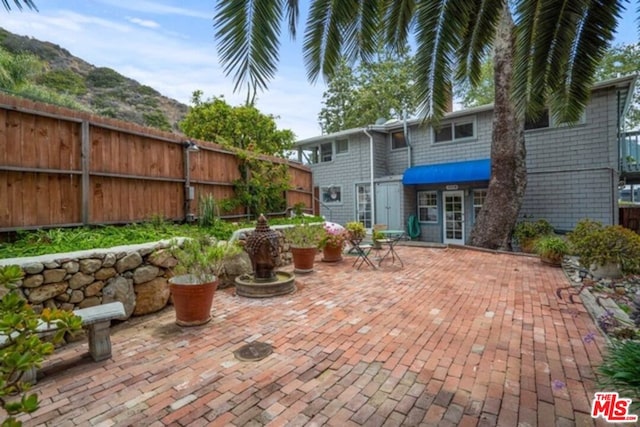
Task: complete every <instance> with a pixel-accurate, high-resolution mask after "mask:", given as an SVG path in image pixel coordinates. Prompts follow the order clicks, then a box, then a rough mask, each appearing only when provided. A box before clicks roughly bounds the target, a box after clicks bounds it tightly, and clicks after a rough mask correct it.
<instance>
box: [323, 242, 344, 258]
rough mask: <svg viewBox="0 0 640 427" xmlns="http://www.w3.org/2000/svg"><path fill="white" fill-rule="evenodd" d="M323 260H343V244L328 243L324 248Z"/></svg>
mask: <svg viewBox="0 0 640 427" xmlns="http://www.w3.org/2000/svg"><path fill="white" fill-rule="evenodd" d="M322 254H323V257H322V261H324V262H338V261H342V246H332V245H326V246H325V247H324V248H322Z"/></svg>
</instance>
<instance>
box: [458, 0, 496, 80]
mask: <svg viewBox="0 0 640 427" xmlns="http://www.w3.org/2000/svg"><path fill="white" fill-rule="evenodd" d="M504 1H505V0H482V1H478V2H472V4H471V5H470V8H469V24H468V27H467V31H466V32H465V33H464V34H463V37H462V42H461V44H460V49H459V51H458V55H457V56H458V58H459V62H458V70H457V72H456V79H457V80H459V81H463V80H464V79H469V82H470V83H471V85H472V86H476V85H477V84H478V83H479V81H480V78H481V76H482V73H481V69H482V62H483V61H484V59H485V57H486V55H487V54H488V51H489V47H490V46H491V43H492V42H493V39H494V37H495V34H496V27H497V25H498V22H499V20H500V14H501V12H502V7H503V4H504Z"/></svg>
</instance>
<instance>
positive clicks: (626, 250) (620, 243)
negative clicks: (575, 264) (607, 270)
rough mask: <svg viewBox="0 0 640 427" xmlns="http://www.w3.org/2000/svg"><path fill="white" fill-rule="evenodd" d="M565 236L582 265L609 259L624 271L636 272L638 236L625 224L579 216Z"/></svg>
mask: <svg viewBox="0 0 640 427" xmlns="http://www.w3.org/2000/svg"><path fill="white" fill-rule="evenodd" d="M567 237H568V239H569V243H570V245H571V250H572V251H573V252H574V253H575V254H576V255H578V257H579V258H580V263H582V265H584V266H585V267H591V266H592V265H594V264H595V265H607V264H610V263H613V264H619V265H620V268H621V269H622V272H623V273H625V274H631V273H638V272H640V236H639V235H637V234H636V233H634V232H633V231H631V230H629V229H627V228H624V227H622V226H620V225H609V226H603V225H602V224H601V223H600V222H598V221H593V220H590V219H583V220H580V221H579V222H578V224H577V225H576V227H575V229H574V230H573V231H571V232H570V233H569V234H568V236H567Z"/></svg>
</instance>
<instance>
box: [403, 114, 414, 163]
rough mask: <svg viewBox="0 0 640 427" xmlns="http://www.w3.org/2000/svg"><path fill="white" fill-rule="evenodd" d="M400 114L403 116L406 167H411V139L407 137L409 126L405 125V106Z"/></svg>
mask: <svg viewBox="0 0 640 427" xmlns="http://www.w3.org/2000/svg"><path fill="white" fill-rule="evenodd" d="M402 116H403V117H404V140H405V141H407V169H408V168H410V167H411V163H412V162H411V153H412V150H411V149H412V147H411V139H410V138H409V128H408V126H407V109H406V108H405V109H404V110H403V111H402Z"/></svg>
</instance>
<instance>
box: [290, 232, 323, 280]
mask: <svg viewBox="0 0 640 427" xmlns="http://www.w3.org/2000/svg"><path fill="white" fill-rule="evenodd" d="M322 233H323V230H322V227H321V226H320V224H296V225H294V226H292V227H288V228H285V229H283V230H282V234H283V235H284V238H285V240H286V241H287V242H288V243H289V250H290V251H291V256H292V258H293V268H294V272H295V273H310V272H312V271H313V265H314V262H315V258H316V254H317V253H318V244H319V243H320V238H321V237H322Z"/></svg>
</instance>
